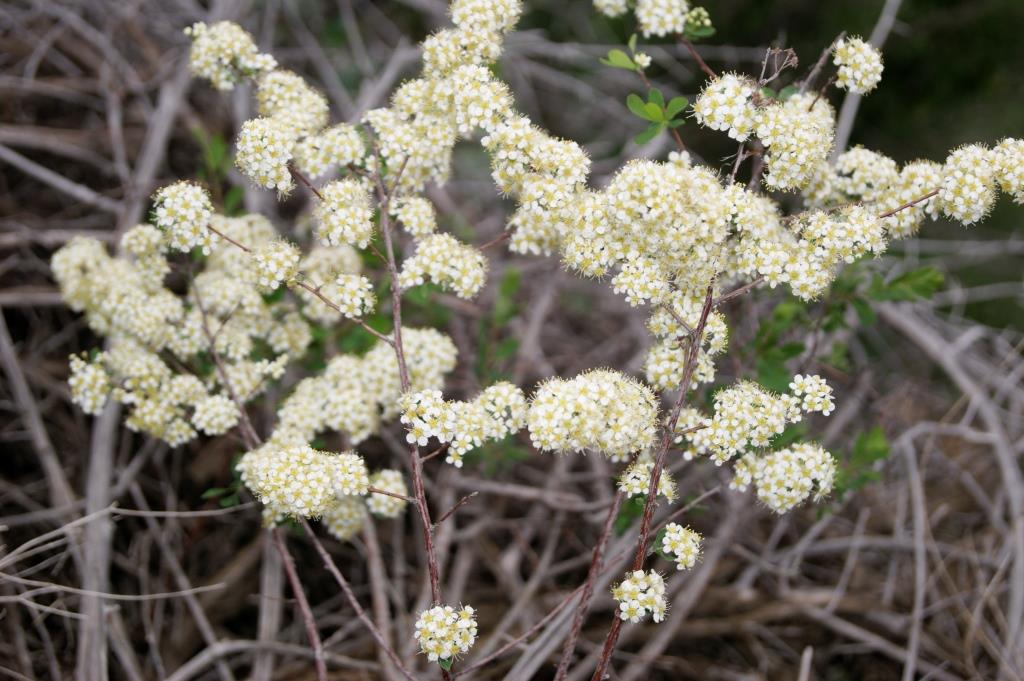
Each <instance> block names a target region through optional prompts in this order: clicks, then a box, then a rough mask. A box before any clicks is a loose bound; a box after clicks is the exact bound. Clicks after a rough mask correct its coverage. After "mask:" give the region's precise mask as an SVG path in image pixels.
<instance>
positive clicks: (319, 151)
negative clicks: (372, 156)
mask: <svg viewBox="0 0 1024 681" xmlns="http://www.w3.org/2000/svg"><path fill="white" fill-rule="evenodd" d="M365 155H366V145H365V144H364V143H363V138H362V137H361V136H360V134H359V130H358V129H357V128H356V127H355V126H354V125H348V124H347V123H339V124H338V125H333V126H331V127H329V128H325V129H324V130H322V131H320V132H318V133H316V134H315V135H307V136H306V137H304V138H302V140H301V141H300V142H299V143H298V144H297V145H296V146H295V165H296V166H297V167H298V168H299V170H300V171H301V172H302V173H304V174H305V175H306V176H307V177H309V178H310V179H314V180H315V179H317V178H319V177H323V176H324V175H326V174H327V172H328V171H329V170H331V169H332V168H333V167H335V166H348V165H358V164H360V163H362V162H363V157H364V156H365Z"/></svg>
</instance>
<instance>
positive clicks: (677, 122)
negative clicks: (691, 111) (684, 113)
mask: <svg viewBox="0 0 1024 681" xmlns="http://www.w3.org/2000/svg"><path fill="white" fill-rule="evenodd" d="M685 124H686V121H685V120H684V119H682V118H677V119H675V120H674V121H669V122H668V127H670V128H678V127H679V126H680V125H685Z"/></svg>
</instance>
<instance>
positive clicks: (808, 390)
mask: <svg viewBox="0 0 1024 681" xmlns="http://www.w3.org/2000/svg"><path fill="white" fill-rule="evenodd" d="M789 389H790V390H791V391H792V393H793V397H796V398H800V399H801V402H800V408H801V409H802V410H804V411H806V412H815V411H816V412H818V413H820V414H822V415H824V416H828V415H829V414H831V413H832V411H833V410H834V409H835V408H836V405H835V403H834V402H833V401H832V388H831V387H829V385H828V383H826V382H825V379H824V378H822V377H821V376H814V375H808V376H804V375H802V374H797V375H796V376H794V377H793V382H792V383H790V384H789Z"/></svg>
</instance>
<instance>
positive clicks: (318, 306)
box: [295, 244, 363, 326]
mask: <svg viewBox="0 0 1024 681" xmlns="http://www.w3.org/2000/svg"><path fill="white" fill-rule="evenodd" d="M362 267H363V263H362V260H361V259H360V258H359V253H358V252H357V251H356V250H355V249H354V248H352V247H351V246H348V245H346V244H342V245H341V246H319V245H317V246H314V247H313V248H312V249H311V250H310V251H309V253H307V254H306V255H305V256H304V257H303V258H302V261H301V262H300V263H299V270H300V271H301V272H302V274H303V276H304V277H305V278H306V280H307V281H309V282H310V284H312V285H313V286H314V287H319V288H320V292H321V294H323V296H324V297H325V298H327V299H328V300H330V301H332V302H334V303H339V301H340V300H341V299H342V298H343V292H342V291H341V290H340V289H339V286H338V284H339V282H341V275H357V274H359V272H360V270H362ZM295 293H296V294H298V296H299V298H301V299H302V302H303V303H304V305H303V308H302V312H303V314H304V315H305V316H306V317H308V318H310V319H312V320H314V321H316V322H319V323H320V324H322V325H324V326H327V325H330V324H333V323H335V322H337V321H338V319H339V318H340V317H341V313H339V312H337V311H336V310H334V309H333V308H331V307H330V306H328V305H325V304H324V302H323V301H322V300H320V299H319V298H318V297H317V296H315V295H314V294H313V293H311V292H310V291H307V290H306V289H304V288H297V289H295Z"/></svg>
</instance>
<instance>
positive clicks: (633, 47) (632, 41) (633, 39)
mask: <svg viewBox="0 0 1024 681" xmlns="http://www.w3.org/2000/svg"><path fill="white" fill-rule="evenodd" d="M626 44H627V45H629V51H630V52H636V33H634V34H633V35H631V36H629V42H628V43H626Z"/></svg>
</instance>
